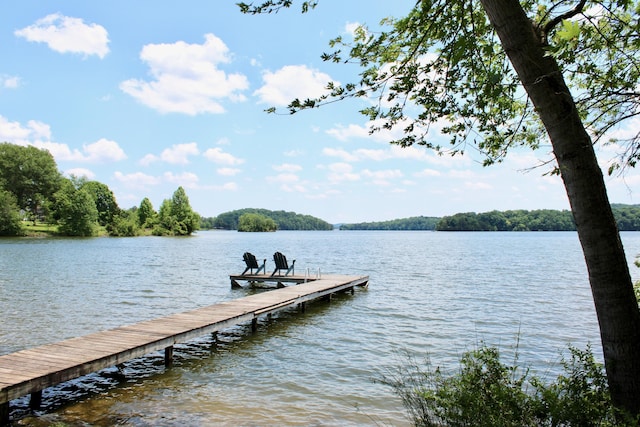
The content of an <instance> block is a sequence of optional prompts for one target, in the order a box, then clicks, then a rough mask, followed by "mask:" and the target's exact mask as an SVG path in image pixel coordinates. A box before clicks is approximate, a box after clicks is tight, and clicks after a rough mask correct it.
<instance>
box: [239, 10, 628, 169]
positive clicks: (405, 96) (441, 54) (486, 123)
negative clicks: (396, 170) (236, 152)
mask: <svg viewBox="0 0 640 427" xmlns="http://www.w3.org/2000/svg"><path fill="white" fill-rule="evenodd" d="M292 3H293V2H292V1H291V0H267V1H263V2H260V3H258V4H257V5H253V4H251V5H247V4H243V3H240V4H239V6H240V10H241V11H242V12H243V13H251V14H256V13H271V12H274V11H279V10H280V9H281V8H285V7H290V6H291V5H292ZM316 3H317V1H315V2H311V4H309V2H303V3H302V10H303V12H306V11H308V10H309V9H310V8H313V7H315V4H316ZM520 4H521V6H522V8H523V9H524V11H525V12H526V13H527V14H528V15H529V16H531V17H532V21H533V24H534V27H535V30H536V31H538V32H539V33H540V34H539V36H540V37H541V39H542V40H543V42H544V43H545V47H546V49H547V50H548V51H549V53H550V54H552V55H553V56H554V58H555V59H556V61H557V62H558V64H559V65H560V68H561V69H562V70H564V71H565V73H566V76H567V79H568V82H569V84H571V85H572V88H573V89H574V93H576V94H577V97H576V103H577V106H578V108H579V110H580V113H581V116H582V117H584V118H585V119H586V121H585V123H586V126H587V127H588V128H589V129H592V130H593V131H594V135H595V136H596V139H600V138H601V137H602V136H603V135H605V134H606V132H607V131H609V130H611V129H615V127H616V126H617V125H618V124H619V123H621V122H623V121H625V120H628V119H630V118H633V117H636V116H637V115H638V114H640V98H639V97H638V93H637V82H638V81H639V80H640V38H639V37H638V32H639V29H640V23H639V22H638V19H637V18H636V16H637V14H638V13H640V4H639V3H638V2H635V1H629V0H624V1H620V0H606V1H592V2H586V1H568V0H560V1H545V0H540V1H526V2H520ZM380 24H381V26H382V28H383V31H372V30H370V29H369V28H368V27H367V26H364V25H363V26H360V27H359V28H357V29H356V30H355V31H354V37H353V40H352V41H349V40H348V39H346V38H345V37H343V36H339V37H336V38H335V39H333V40H332V41H331V42H330V47H331V48H333V50H332V51H330V52H327V53H324V54H323V55H322V59H323V60H324V61H328V62H334V63H356V64H358V65H359V66H360V68H361V70H362V71H361V72H360V75H359V79H358V80H357V81H355V82H348V83H345V84H340V83H337V82H331V83H329V85H328V86H327V93H326V94H325V95H322V96H320V97H318V98H315V99H294V100H292V101H291V103H290V104H289V105H288V107H287V108H288V111H289V112H290V113H291V114H293V113H296V112H298V111H300V110H304V109H309V108H316V107H319V106H321V105H324V104H327V103H331V102H335V101H339V100H342V99H345V98H374V100H375V101H376V102H374V103H373V104H372V105H371V106H370V107H368V108H365V109H363V110H362V113H363V114H364V115H365V116H366V117H368V118H369V120H370V131H371V132H372V133H373V132H378V131H380V130H383V129H392V128H395V127H400V128H401V129H402V130H403V131H404V132H403V136H402V137H401V138H399V139H396V140H394V141H393V142H394V143H396V144H399V145H401V146H410V145H413V144H418V145H423V146H425V147H428V148H431V149H434V150H436V151H438V152H440V153H445V152H446V153H448V154H458V153H463V152H464V151H465V150H468V148H469V147H468V146H467V144H468V143H472V147H473V148H474V149H477V150H478V151H479V152H481V153H482V154H484V156H485V164H491V163H493V162H496V161H501V160H502V159H503V158H504V156H505V155H506V153H507V151H508V150H509V149H511V148H513V147H515V146H518V145H524V146H528V147H531V148H534V149H535V148H538V147H539V146H540V145H541V142H542V141H541V140H543V139H544V138H545V136H544V129H543V127H542V124H541V122H540V121H539V119H538V118H537V115H536V114H534V113H535V111H534V106H533V105H532V103H531V102H529V101H528V100H527V99H526V98H525V97H522V96H521V95H522V94H521V92H520V87H521V84H520V80H519V78H518V76H517V75H516V73H515V72H514V70H513V68H512V67H511V66H510V63H509V60H508V58H507V56H506V54H505V51H504V49H503V48H502V45H501V42H500V40H499V39H498V37H497V35H496V33H495V31H494V30H493V28H492V26H491V25H490V23H489V21H488V19H487V15H486V13H485V11H484V10H483V7H482V5H481V4H480V2H479V1H472V2H468V1H461V0H456V1H451V0H423V1H419V2H416V6H415V7H414V9H412V10H411V11H410V12H409V14H408V15H407V16H405V17H403V18H385V19H382V20H381V22H380ZM414 106H418V107H419V108H420V109H421V111H420V112H416V110H415V109H414V108H412V107H414ZM267 111H269V112H276V109H275V108H269V109H268V110H267ZM434 123H441V124H442V125H443V126H442V130H441V132H442V133H443V134H445V135H448V136H449V147H446V146H444V147H443V146H441V145H440V144H438V143H435V142H434V141H433V139H432V138H431V137H430V133H429V130H430V127H431V126H432V125H433V124H434ZM612 141H613V140H612ZM618 142H622V143H627V145H626V146H627V150H626V151H625V153H624V154H623V155H622V156H621V162H620V163H616V164H614V165H613V166H612V168H611V170H610V172H612V171H613V170H614V169H616V168H619V167H620V164H622V165H625V164H627V165H630V166H635V164H636V163H637V161H638V159H640V131H637V132H635V133H634V134H633V135H631V136H629V137H625V138H622V139H620V140H619V141H618Z"/></svg>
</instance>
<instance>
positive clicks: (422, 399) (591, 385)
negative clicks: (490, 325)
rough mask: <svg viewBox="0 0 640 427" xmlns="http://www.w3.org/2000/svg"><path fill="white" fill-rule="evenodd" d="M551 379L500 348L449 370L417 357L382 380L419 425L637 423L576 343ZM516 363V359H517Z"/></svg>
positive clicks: (464, 359)
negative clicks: (614, 401) (618, 406)
mask: <svg viewBox="0 0 640 427" xmlns="http://www.w3.org/2000/svg"><path fill="white" fill-rule="evenodd" d="M570 351H571V359H569V360H566V359H563V360H562V366H563V368H564V373H563V374H561V375H559V376H558V378H557V379H556V380H555V381H554V382H552V383H551V384H545V383H544V382H543V381H542V380H541V379H540V378H537V377H535V376H532V375H530V373H529V371H528V370H524V371H522V370H521V369H520V368H519V367H518V366H517V363H516V364H514V366H508V365H506V364H504V363H502V362H501V360H500V354H499V351H498V349H497V348H495V347H488V346H482V347H480V348H479V349H477V350H474V351H470V352H467V353H465V354H464V355H463V357H462V359H461V361H460V371H459V372H457V373H454V374H451V375H446V374H445V373H443V372H442V371H441V370H440V369H439V368H435V369H432V366H431V365H430V364H429V363H427V370H426V371H425V370H424V369H422V368H421V367H420V366H418V365H417V364H416V363H415V362H414V361H413V360H410V363H409V364H408V365H405V366H403V367H401V368H399V369H398V371H397V372H395V373H393V374H391V375H386V376H383V378H382V380H381V382H382V383H383V384H386V385H389V386H391V387H392V388H393V389H394V391H395V392H396V394H398V396H400V398H401V399H402V402H403V404H404V406H405V407H406V408H407V410H408V412H409V415H410V416H411V418H412V420H413V422H414V424H415V425H416V426H421V427H422V426H456V427H457V426H487V427H489V426H496V427H497V426H500V427H503V426H514V427H515V426H518V427H519V426H632V425H635V426H637V425H638V423H637V421H634V420H632V419H630V418H629V417H624V416H622V414H620V413H619V412H618V411H616V410H615V409H614V408H613V406H612V405H611V399H610V396H609V390H608V386H607V380H606V377H605V374H604V371H603V367H602V365H601V364H599V363H597V362H596V361H595V359H594V357H593V354H592V353H591V349H590V348H589V347H587V349H586V350H585V351H581V350H578V349H576V348H573V347H571V348H570ZM516 362H517V360H516Z"/></svg>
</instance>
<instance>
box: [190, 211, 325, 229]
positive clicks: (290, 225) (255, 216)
mask: <svg viewBox="0 0 640 427" xmlns="http://www.w3.org/2000/svg"><path fill="white" fill-rule="evenodd" d="M269 220H271V221H269ZM274 225H275V228H274ZM201 227H202V228H203V229H220V230H239V231H275V230H276V229H278V230H308V231H316V230H333V225H331V224H329V223H328V222H326V221H324V220H322V219H319V218H316V217H314V216H311V215H303V214H298V213H295V212H285V211H271V210H268V209H254V208H246V209H237V210H234V211H230V212H225V213H222V214H220V215H218V216H217V217H212V218H202V221H201Z"/></svg>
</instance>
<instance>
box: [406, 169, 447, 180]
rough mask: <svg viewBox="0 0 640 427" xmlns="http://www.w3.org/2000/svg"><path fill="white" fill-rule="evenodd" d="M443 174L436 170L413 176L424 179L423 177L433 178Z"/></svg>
mask: <svg viewBox="0 0 640 427" xmlns="http://www.w3.org/2000/svg"><path fill="white" fill-rule="evenodd" d="M441 175H442V174H441V173H440V172H439V171H437V170H435V169H423V170H421V171H420V172H416V173H414V174H413V176H415V177H418V178H423V177H432V176H441Z"/></svg>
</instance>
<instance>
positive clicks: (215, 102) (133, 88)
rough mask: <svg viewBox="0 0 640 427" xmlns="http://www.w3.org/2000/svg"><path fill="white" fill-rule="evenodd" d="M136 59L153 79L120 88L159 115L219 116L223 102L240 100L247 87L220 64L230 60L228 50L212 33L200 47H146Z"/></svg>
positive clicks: (243, 78)
mask: <svg viewBox="0 0 640 427" xmlns="http://www.w3.org/2000/svg"><path fill="white" fill-rule="evenodd" d="M140 59H142V61H144V62H145V63H147V65H148V66H149V68H150V73H151V75H152V76H153V78H154V80H152V81H144V80H138V79H130V80H126V81H124V82H122V83H121V84H120V89H121V90H122V91H124V92H125V93H127V94H129V95H131V96H132V97H134V98H136V99H137V100H138V101H139V102H141V103H142V104H144V105H146V106H148V107H150V108H153V109H155V110H158V111H160V112H162V113H183V114H188V115H196V114H201V113H212V114H218V113H223V112H224V111H225V110H224V107H223V106H222V104H221V102H222V101H223V100H230V101H234V102H237V101H244V100H245V99H246V98H245V96H244V95H242V94H241V93H240V92H241V91H243V90H246V89H247V88H248V87H249V82H248V80H247V78H246V76H244V75H242V74H227V73H225V72H224V71H223V70H221V69H220V68H219V65H220V64H224V63H228V62H230V61H231V54H230V53H229V49H228V47H227V46H226V45H225V44H224V42H223V41H222V40H220V39H219V38H218V37H216V36H214V35H213V34H206V35H205V42H204V44H188V43H185V42H183V41H178V42H176V43H173V44H148V45H146V46H144V47H143V48H142V52H141V53H140Z"/></svg>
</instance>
